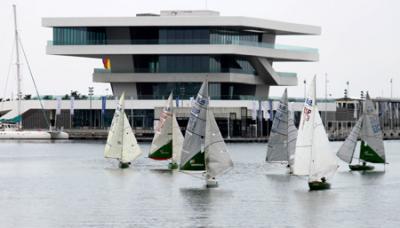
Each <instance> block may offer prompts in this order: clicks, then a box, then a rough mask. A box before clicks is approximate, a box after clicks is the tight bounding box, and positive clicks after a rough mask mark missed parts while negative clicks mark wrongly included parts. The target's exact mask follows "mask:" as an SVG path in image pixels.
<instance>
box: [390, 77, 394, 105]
mask: <svg viewBox="0 0 400 228" xmlns="http://www.w3.org/2000/svg"><path fill="white" fill-rule="evenodd" d="M392 99H393V78H390V100H392Z"/></svg>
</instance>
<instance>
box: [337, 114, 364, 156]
mask: <svg viewBox="0 0 400 228" xmlns="http://www.w3.org/2000/svg"><path fill="white" fill-rule="evenodd" d="M362 121H363V117H361V118H360V119H358V121H357V123H356V125H355V126H354V127H353V129H352V130H351V132H350V135H349V136H347V138H346V141H344V143H343V144H342V146H341V147H340V149H339V151H338V152H337V153H336V155H337V156H338V157H339V158H340V159H342V160H343V161H344V162H347V163H349V164H350V163H351V161H352V160H353V156H354V151H355V149H356V146H357V139H358V136H359V135H360V131H361V123H362Z"/></svg>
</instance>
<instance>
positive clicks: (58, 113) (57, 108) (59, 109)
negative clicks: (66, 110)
mask: <svg viewBox="0 0 400 228" xmlns="http://www.w3.org/2000/svg"><path fill="white" fill-rule="evenodd" d="M60 114H61V97H57V107H56V115H60Z"/></svg>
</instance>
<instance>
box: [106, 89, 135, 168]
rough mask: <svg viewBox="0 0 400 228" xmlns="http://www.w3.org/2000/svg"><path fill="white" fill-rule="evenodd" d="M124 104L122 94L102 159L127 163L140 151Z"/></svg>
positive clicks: (123, 95)
mask: <svg viewBox="0 0 400 228" xmlns="http://www.w3.org/2000/svg"><path fill="white" fill-rule="evenodd" d="M124 103H125V94H124V93H123V94H122V95H121V98H120V100H119V103H118V105H117V109H116V110H115V113H114V117H113V120H112V122H111V128H110V131H109V133H108V137H107V143H106V147H105V149H104V157H105V158H115V159H118V160H120V161H121V162H129V161H133V160H135V159H136V158H137V157H139V156H140V154H142V151H141V150H140V147H139V145H138V143H137V141H136V138H135V135H134V134H133V131H132V128H131V126H130V124H129V121H128V118H127V117H126V114H125V111H124Z"/></svg>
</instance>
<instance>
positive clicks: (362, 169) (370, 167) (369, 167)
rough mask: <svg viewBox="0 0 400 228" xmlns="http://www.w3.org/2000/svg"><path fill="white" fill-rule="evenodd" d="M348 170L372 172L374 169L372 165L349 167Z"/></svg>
mask: <svg viewBox="0 0 400 228" xmlns="http://www.w3.org/2000/svg"><path fill="white" fill-rule="evenodd" d="M349 168H350V170H351V171H371V170H373V169H374V168H375V167H374V166H372V165H360V164H357V165H349Z"/></svg>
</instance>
